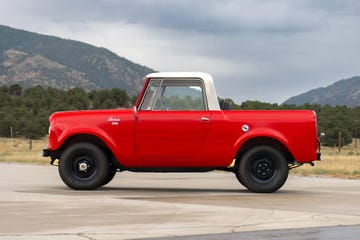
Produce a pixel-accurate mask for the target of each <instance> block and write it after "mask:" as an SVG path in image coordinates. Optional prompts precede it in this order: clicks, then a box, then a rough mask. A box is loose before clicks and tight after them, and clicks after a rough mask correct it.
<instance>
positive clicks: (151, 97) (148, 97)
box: [140, 80, 161, 110]
mask: <svg viewBox="0 0 360 240" xmlns="http://www.w3.org/2000/svg"><path fill="white" fill-rule="evenodd" d="M160 83H161V80H151V81H150V83H149V85H148V87H147V89H146V92H145V95H144V97H143V100H142V101H141V105H140V110H151V109H152V106H153V105H154V101H155V99H156V95H157V92H158V90H159V86H160Z"/></svg>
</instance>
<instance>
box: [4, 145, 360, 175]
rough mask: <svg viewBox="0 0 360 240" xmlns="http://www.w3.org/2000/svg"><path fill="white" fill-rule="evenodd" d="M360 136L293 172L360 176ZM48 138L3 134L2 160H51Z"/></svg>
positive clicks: (44, 162)
mask: <svg viewBox="0 0 360 240" xmlns="http://www.w3.org/2000/svg"><path fill="white" fill-rule="evenodd" d="M359 145H360V140H358V146H357V148H355V145H354V143H353V144H352V145H349V146H346V147H344V148H342V149H341V152H340V153H339V150H338V149H334V148H323V149H322V151H321V152H322V161H319V162H315V166H314V167H311V166H310V165H304V166H301V167H299V168H296V169H293V170H292V171H291V174H295V175H303V176H328V177H340V178H350V179H360V146H359ZM46 146H47V139H46V138H44V139H42V140H33V143H32V149H29V140H28V139H20V138H16V139H13V140H11V139H8V138H0V162H17V163H33V164H48V163H49V160H50V159H49V158H44V157H42V156H41V153H42V149H43V148H46Z"/></svg>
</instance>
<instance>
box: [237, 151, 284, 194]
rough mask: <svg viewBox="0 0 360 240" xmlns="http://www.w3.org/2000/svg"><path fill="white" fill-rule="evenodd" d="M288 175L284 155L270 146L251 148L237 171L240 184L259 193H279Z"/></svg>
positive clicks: (243, 157)
mask: <svg viewBox="0 0 360 240" xmlns="http://www.w3.org/2000/svg"><path fill="white" fill-rule="evenodd" d="M288 173H289V168H288V163H287V161H286V159H285V157H284V155H283V154H282V153H281V152H279V151H278V150H277V149H275V148H273V147H270V146H257V147H253V148H251V149H250V150H248V151H247V152H246V153H245V154H244V155H243V156H242V157H241V159H240V162H239V163H238V164H237V165H236V169H235V174H236V177H237V178H238V180H239V182H240V183H241V184H243V185H244V186H245V187H246V188H248V189H249V190H250V191H253V192H257V193H271V192H275V191H277V190H278V189H279V188H281V187H282V186H283V185H284V183H285V182H286V179H287V177H288Z"/></svg>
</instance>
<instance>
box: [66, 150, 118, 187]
mask: <svg viewBox="0 0 360 240" xmlns="http://www.w3.org/2000/svg"><path fill="white" fill-rule="evenodd" d="M59 173H60V177H61V179H62V180H63V181H64V183H65V184H66V185H67V186H69V187H70V188H72V189H75V190H92V189H95V188H97V187H100V186H101V185H103V184H104V183H105V182H106V181H108V178H109V175H111V173H110V167H109V162H108V159H107V157H106V156H105V154H104V152H103V151H102V150H101V149H100V148H99V147H97V146H96V145H94V144H91V143H75V144H74V145H71V146H70V147H68V148H67V149H66V150H65V151H64V153H63V154H62V155H61V157H60V161H59Z"/></svg>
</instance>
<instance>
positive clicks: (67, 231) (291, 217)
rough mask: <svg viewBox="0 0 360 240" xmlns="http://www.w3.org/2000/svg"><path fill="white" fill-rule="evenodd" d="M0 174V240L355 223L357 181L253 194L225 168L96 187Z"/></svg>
mask: <svg viewBox="0 0 360 240" xmlns="http://www.w3.org/2000/svg"><path fill="white" fill-rule="evenodd" d="M0 173H1V174H0V239H1V240H4V239H15V240H17V239H40V240H42V239H55V240H62V239H67V240H72V239H74V240H86V239H96V240H100V239H135V238H151V237H153V238H157V237H172V236H184V235H196V234H217V233H237V232H249V231H259V230H276V229H294V228H314V227H328V226H351V225H360V204H359V203H360V181H355V180H339V179H324V178H303V177H290V178H289V179H288V182H287V184H286V185H285V187H283V188H282V189H281V190H280V191H279V192H277V193H274V194H254V193H250V192H248V191H247V190H246V189H244V188H243V187H242V186H241V185H239V184H238V182H237V181H236V179H235V177H234V176H233V175H232V174H231V173H222V172H210V173H200V174H193V173H191V174H189V173H186V174H185V173H184V174H154V173H147V174H142V173H119V174H117V176H116V177H115V179H114V180H113V181H112V182H111V183H110V184H109V185H108V186H106V187H103V188H100V189H99V190H97V191H73V190H69V189H68V188H67V187H65V186H64V185H63V183H62V181H61V180H60V178H59V176H58V173H57V168H56V167H52V166H36V165H21V164H0ZM356 228H357V227H355V229H356ZM340 231H342V230H340ZM248 234H250V233H248ZM259 234H260V235H261V232H260V233H259ZM245 239H246V238H245ZM259 239H261V238H259Z"/></svg>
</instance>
